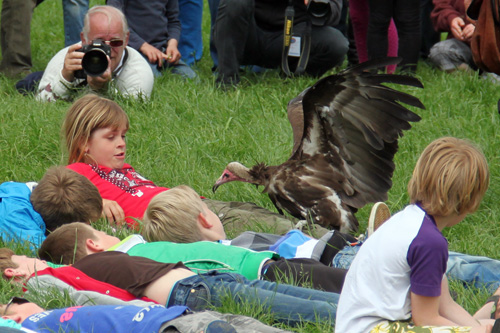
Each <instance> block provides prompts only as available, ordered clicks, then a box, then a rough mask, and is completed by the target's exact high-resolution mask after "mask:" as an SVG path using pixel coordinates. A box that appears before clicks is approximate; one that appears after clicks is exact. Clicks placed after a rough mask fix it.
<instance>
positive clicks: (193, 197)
mask: <svg viewBox="0 0 500 333" xmlns="http://www.w3.org/2000/svg"><path fill="white" fill-rule="evenodd" d="M200 213H203V214H204V213H205V212H204V210H203V206H202V201H201V199H200V196H199V194H198V193H196V192H195V191H194V190H193V189H192V188H190V187H189V186H186V185H180V186H176V187H174V188H172V189H170V190H167V191H164V192H161V193H158V194H157V195H156V196H155V197H154V198H153V199H152V200H151V201H150V202H149V205H148V208H147V209H146V212H145V213H144V218H143V230H142V234H143V236H144V238H146V240H147V241H149V242H154V241H169V242H176V243H193V242H199V241H200V240H201V231H200V229H199V228H198V215H199V214H200Z"/></svg>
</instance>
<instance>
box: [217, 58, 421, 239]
mask: <svg viewBox="0 0 500 333" xmlns="http://www.w3.org/2000/svg"><path fill="white" fill-rule="evenodd" d="M398 60H399V59H398V58H387V59H382V60H375V61H370V62H366V63H363V64H360V65H357V66H355V67H352V68H350V69H347V70H345V71H343V72H341V73H339V74H337V75H332V76H328V77H325V78H323V79H321V80H319V81H318V82H316V83H315V84H314V85H313V86H312V87H310V88H307V89H306V90H304V91H303V92H302V93H300V94H299V95H298V96H297V97H296V98H294V99H292V100H291V101H290V102H289V104H288V118H289V120H290V124H291V125H292V130H293V138H294V145H293V152H292V155H291V157H290V158H289V159H288V161H286V162H285V163H283V164H281V165H278V166H267V165H265V164H264V163H260V164H257V165H255V166H253V167H252V168H250V169H249V168H247V167H245V166H243V165H242V164H240V163H238V162H231V163H229V164H228V165H227V167H226V169H225V170H224V172H223V173H222V176H221V177H220V178H219V179H218V180H217V182H216V183H215V185H214V187H213V190H214V191H215V190H216V189H217V187H218V186H220V185H222V184H224V183H227V182H230V181H234V180H238V181H244V182H249V183H252V184H256V185H262V186H263V187H264V192H265V193H268V195H269V197H270V199H271V200H272V202H273V203H274V205H275V206H276V208H277V209H278V211H279V212H280V213H282V211H283V210H285V211H287V212H288V213H290V214H291V215H293V216H295V217H297V218H300V219H307V220H308V221H310V222H314V223H317V224H320V225H322V226H325V227H331V228H335V229H338V230H341V231H343V232H348V231H353V230H357V227H358V221H357V220H356V218H355V216H354V213H355V212H356V211H357V210H358V209H359V208H361V207H363V206H364V205H366V204H367V203H370V202H377V201H384V200H386V199H387V192H388V190H389V189H390V188H391V186H392V181H391V178H392V174H393V171H394V163H393V158H394V155H395V154H396V152H397V150H398V138H399V137H401V136H402V135H403V131H404V130H408V129H410V128H411V125H410V122H416V121H419V120H420V117H419V116H418V115H417V114H415V113H413V112H412V111H410V110H408V109H407V108H406V107H405V106H403V105H402V104H400V102H402V103H404V104H407V105H411V106H414V107H418V108H422V109H424V108H425V107H424V106H423V104H422V103H421V102H420V101H419V99H418V98H416V97H414V96H411V95H409V94H406V93H403V92H400V91H397V90H394V89H392V88H389V87H387V86H385V85H383V83H395V84H401V85H407V86H414V87H420V88H422V87H423V86H422V84H421V83H420V81H419V80H418V79H416V78H413V77H409V76H404V75H389V74H375V73H373V72H371V71H373V70H374V69H376V68H380V67H383V66H387V65H389V64H393V63H396V62H398Z"/></svg>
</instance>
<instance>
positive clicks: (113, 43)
mask: <svg viewBox="0 0 500 333" xmlns="http://www.w3.org/2000/svg"><path fill="white" fill-rule="evenodd" d="M105 42H106V43H108V44H109V46H111V47H120V46H122V45H123V40H122V39H112V40H106V41H105Z"/></svg>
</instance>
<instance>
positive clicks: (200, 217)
mask: <svg viewBox="0 0 500 333" xmlns="http://www.w3.org/2000/svg"><path fill="white" fill-rule="evenodd" d="M198 223H199V224H200V225H201V226H202V227H203V228H205V229H210V228H212V227H213V225H212V223H210V222H209V221H208V220H207V218H206V216H205V214H203V212H201V213H200V214H198Z"/></svg>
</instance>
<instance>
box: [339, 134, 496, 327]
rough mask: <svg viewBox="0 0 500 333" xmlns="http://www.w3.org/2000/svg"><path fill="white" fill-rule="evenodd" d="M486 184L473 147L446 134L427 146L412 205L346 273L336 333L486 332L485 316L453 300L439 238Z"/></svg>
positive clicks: (411, 188) (475, 203)
mask: <svg viewBox="0 0 500 333" xmlns="http://www.w3.org/2000/svg"><path fill="white" fill-rule="evenodd" d="M488 185H489V171H488V164H487V162H486V158H485V157H484V155H483V154H482V153H481V152H480V151H479V150H478V149H477V148H476V147H475V146H473V145H472V144H471V143H469V142H467V141H464V140H460V139H456V138H451V137H444V138H440V139H437V140H434V141H433V142H432V143H431V144H429V145H428V146H427V147H426V148H425V150H424V151H423V153H422V154H421V156H420V158H419V159H418V161H417V164H416V166H415V169H414V171H413V175H412V178H411V179H410V182H409V184H408V193H409V196H410V202H411V204H410V205H409V206H407V207H406V208H405V209H404V210H403V211H401V212H399V213H398V214H396V215H394V216H392V217H391V218H390V219H389V220H388V221H386V222H385V223H384V224H383V225H382V226H381V227H380V228H379V229H378V230H377V232H375V233H373V235H372V236H371V237H369V238H368V240H367V241H366V242H365V244H364V245H363V246H362V247H361V249H360V250H359V252H358V254H357V256H356V258H355V259H354V261H353V263H352V265H351V267H350V268H349V271H348V273H347V276H346V280H345V283H344V289H343V290H342V295H341V297H340V302H339V311H338V315H337V325H336V327H335V331H336V332H338V333H342V332H370V331H377V332H379V331H386V330H388V331H392V329H396V327H398V328H399V329H401V328H402V331H403V332H406V331H407V330H411V329H412V328H413V327H414V326H417V329H418V328H419V327H421V326H435V327H438V328H439V327H441V328H443V327H445V328H446V327H447V328H450V327H453V328H457V327H462V328H457V329H460V332H469V331H470V332H488V330H487V329H486V327H484V326H481V324H480V322H479V321H478V319H483V318H488V317H482V314H484V313H483V312H480V313H477V314H476V317H472V316H471V315H470V314H469V313H467V311H465V310H464V309H463V308H462V307H461V306H460V305H458V304H457V303H456V302H455V301H454V300H453V299H452V298H451V296H450V292H449V289H448V279H447V278H446V276H445V271H446V261H447V259H448V243H447V240H446V238H444V236H443V235H442V233H441V232H442V230H443V229H444V228H445V227H452V226H454V225H456V224H458V223H460V222H461V221H462V220H463V219H464V218H465V217H466V216H467V215H468V214H470V213H473V212H474V211H476V210H477V208H478V207H479V204H480V202H481V199H482V198H483V196H484V193H485V192H486V190H487V188H488ZM485 323H486V322H485ZM490 329H491V328H490ZM450 330H451V328H450Z"/></svg>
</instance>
